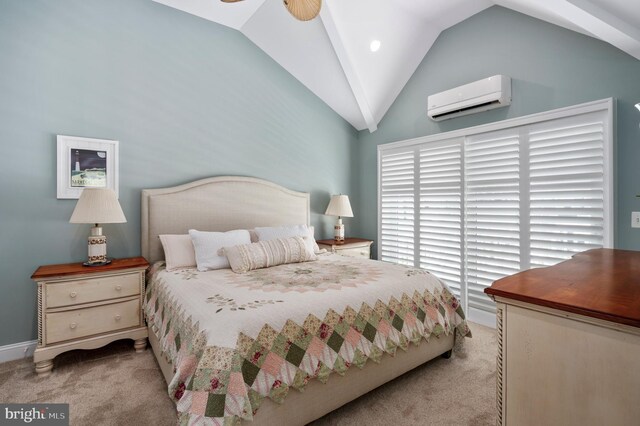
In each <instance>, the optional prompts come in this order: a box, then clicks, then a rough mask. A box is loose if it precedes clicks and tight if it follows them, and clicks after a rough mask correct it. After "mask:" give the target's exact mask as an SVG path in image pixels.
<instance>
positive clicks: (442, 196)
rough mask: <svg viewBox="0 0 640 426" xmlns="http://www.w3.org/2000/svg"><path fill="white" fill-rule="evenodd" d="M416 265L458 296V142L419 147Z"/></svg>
mask: <svg viewBox="0 0 640 426" xmlns="http://www.w3.org/2000/svg"><path fill="white" fill-rule="evenodd" d="M419 164H420V267H421V268H423V269H426V270H428V271H430V272H432V273H433V274H434V275H436V276H437V277H438V278H440V279H442V280H443V281H445V282H446V283H447V284H448V285H449V287H450V288H451V290H452V291H453V293H454V294H455V295H456V296H457V297H461V296H462V294H461V293H462V292H461V289H462V285H461V283H462V251H461V250H462V142H461V141H459V142H457V143H454V144H451V143H447V144H445V145H444V146H438V147H429V148H426V149H422V150H420V163H419Z"/></svg>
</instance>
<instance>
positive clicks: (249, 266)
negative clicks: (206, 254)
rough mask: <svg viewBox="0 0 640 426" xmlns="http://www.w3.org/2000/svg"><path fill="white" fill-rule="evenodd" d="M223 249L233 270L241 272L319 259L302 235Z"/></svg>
mask: <svg viewBox="0 0 640 426" xmlns="http://www.w3.org/2000/svg"><path fill="white" fill-rule="evenodd" d="M223 251H224V254H225V255H226V256H227V259H228V260H229V264H230V265H231V269H232V270H233V272H236V273H239V274H240V273H243V272H248V271H252V270H254V269H260V268H268V267H270V266H276V265H282V264H285V263H300V262H308V261H310V260H316V259H317V257H316V255H315V254H313V253H309V251H308V248H307V244H306V242H305V241H304V239H302V237H291V238H277V239H275V240H268V241H258V242H257V243H252V244H245V245H241V246H234V247H225V248H223Z"/></svg>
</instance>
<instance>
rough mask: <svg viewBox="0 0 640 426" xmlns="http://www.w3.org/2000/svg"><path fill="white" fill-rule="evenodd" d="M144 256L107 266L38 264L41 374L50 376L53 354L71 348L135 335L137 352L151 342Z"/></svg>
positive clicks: (38, 359) (38, 370) (36, 356)
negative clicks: (145, 306) (145, 309)
mask: <svg viewBox="0 0 640 426" xmlns="http://www.w3.org/2000/svg"><path fill="white" fill-rule="evenodd" d="M148 267H149V263H148V262H147V261H146V260H145V258H143V257H133V258H129V259H115V260H113V261H112V262H111V263H110V264H108V265H105V266H83V265H82V263H69V264H63V265H47V266H41V267H39V268H38V269H37V270H36V271H35V272H34V273H33V275H32V276H31V279H33V280H34V281H36V282H37V283H38V346H37V347H36V350H35V353H34V354H33V361H34V363H35V365H36V373H38V375H39V376H46V375H49V374H50V373H51V370H52V369H53V358H55V357H56V356H57V355H59V354H61V353H63V352H66V351H70V350H72V349H95V348H99V347H101V346H104V345H106V344H107V343H110V342H113V341H114V340H119V339H133V340H134V348H135V350H136V352H142V351H144V350H145V348H146V347H147V328H146V327H145V325H144V318H143V311H142V301H143V297H144V282H145V272H146V270H147V268H148Z"/></svg>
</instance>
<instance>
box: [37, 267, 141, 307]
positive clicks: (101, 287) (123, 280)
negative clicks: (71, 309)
mask: <svg viewBox="0 0 640 426" xmlns="http://www.w3.org/2000/svg"><path fill="white" fill-rule="evenodd" d="M140 277H141V276H140V272H135V273H130V274H121V275H110V276H101V277H87V278H85V279H82V280H77V279H76V280H73V281H60V282H52V283H50V284H48V285H47V297H46V299H47V308H57V307H60V306H71V305H80V304H82V303H89V302H99V301H101V300H109V299H117V298H119V297H127V296H135V295H136V294H140V279H141V278H140Z"/></svg>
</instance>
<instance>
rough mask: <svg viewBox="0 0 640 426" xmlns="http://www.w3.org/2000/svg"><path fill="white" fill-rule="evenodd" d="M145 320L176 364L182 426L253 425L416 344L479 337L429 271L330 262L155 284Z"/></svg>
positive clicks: (158, 270) (162, 274) (160, 276)
mask: <svg viewBox="0 0 640 426" xmlns="http://www.w3.org/2000/svg"><path fill="white" fill-rule="evenodd" d="M149 277H150V278H149V282H148V284H147V291H146V296H145V314H146V316H147V321H148V322H149V323H150V324H151V325H152V327H153V329H154V330H155V331H156V334H157V335H158V336H159V338H160V344H161V346H162V350H163V351H164V353H165V354H166V355H167V356H168V357H169V359H170V360H171V361H172V363H173V365H174V368H175V375H174V377H173V380H172V381H171V383H170V384H169V394H170V395H171V397H172V398H174V400H175V401H176V405H177V409H178V412H179V423H181V424H184V425H192V424H203V425H229V424H237V423H239V422H240V420H241V419H246V420H251V419H252V418H253V415H254V414H255V413H256V411H257V410H258V409H259V407H260V404H261V402H262V401H263V400H264V398H270V399H272V400H273V401H275V402H278V403H281V402H283V401H284V399H285V398H286V396H287V393H288V392H289V391H290V389H291V388H294V389H297V390H302V389H303V388H304V387H305V385H306V384H307V382H308V381H309V380H312V379H317V380H320V381H321V382H326V381H327V380H329V378H330V374H331V373H334V372H335V373H337V374H340V375H343V374H345V372H346V371H347V370H348V369H349V368H350V367H351V366H354V365H355V366H356V367H359V368H362V367H364V365H365V363H366V362H367V361H368V360H372V361H374V362H379V361H380V359H381V357H382V355H383V354H384V353H385V352H386V353H389V354H392V355H393V354H395V351H396V350H397V348H401V349H403V350H407V348H408V346H409V344H410V343H414V344H416V345H417V344H420V343H421V342H422V341H423V340H426V341H428V340H429V339H431V338H438V337H439V336H441V335H443V334H444V335H449V334H452V333H455V334H456V337H457V338H458V341H461V340H462V339H460V338H461V337H464V336H470V335H471V333H470V331H469V328H468V326H467V323H466V321H465V319H464V318H465V317H464V313H463V312H462V309H461V307H460V306H459V303H458V301H457V299H456V298H455V297H454V296H453V295H452V293H451V292H450V291H449V289H448V288H447V287H446V285H444V284H443V283H442V282H441V281H440V280H438V279H437V278H436V277H434V276H433V275H431V274H430V273H429V272H427V271H423V270H419V269H410V268H407V267H404V266H400V265H394V264H389V263H383V262H377V261H371V260H367V259H357V258H347V257H341V256H338V255H333V254H327V255H321V256H319V260H318V261H315V262H306V263H298V264H289V265H280V266H276V267H271V268H267V269H260V270H256V271H252V272H249V273H247V274H234V273H233V272H232V271H231V270H218V271H209V272H198V271H197V270H195V269H187V270H181V271H174V272H168V271H166V270H165V268H164V265H163V264H156V265H154V267H153V270H152V272H151V274H149Z"/></svg>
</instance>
